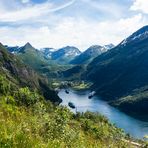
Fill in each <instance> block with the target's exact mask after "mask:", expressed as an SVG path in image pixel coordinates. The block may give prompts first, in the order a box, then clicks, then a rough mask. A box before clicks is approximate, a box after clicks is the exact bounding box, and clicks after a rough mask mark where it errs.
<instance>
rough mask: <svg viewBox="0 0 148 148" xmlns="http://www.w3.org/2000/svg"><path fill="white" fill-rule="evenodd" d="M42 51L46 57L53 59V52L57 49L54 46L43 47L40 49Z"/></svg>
mask: <svg viewBox="0 0 148 148" xmlns="http://www.w3.org/2000/svg"><path fill="white" fill-rule="evenodd" d="M40 51H41V52H42V53H43V54H44V57H45V58H46V59H51V55H52V53H53V52H55V51H56V49H54V48H42V49H40Z"/></svg>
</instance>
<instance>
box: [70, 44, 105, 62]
mask: <svg viewBox="0 0 148 148" xmlns="http://www.w3.org/2000/svg"><path fill="white" fill-rule="evenodd" d="M104 50H106V49H105V48H104V47H103V46H99V45H93V46H91V47H89V48H88V49H87V50H86V51H84V52H83V53H81V54H80V55H79V56H77V57H75V58H74V59H73V60H72V61H71V62H70V64H87V63H89V62H90V61H91V60H92V59H94V58H95V57H97V56H98V55H100V54H101V53H102V51H104Z"/></svg>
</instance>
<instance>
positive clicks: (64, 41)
mask: <svg viewBox="0 0 148 148" xmlns="http://www.w3.org/2000/svg"><path fill="white" fill-rule="evenodd" d="M145 24H146V22H145V21H144V20H143V17H142V15H141V14H138V15H135V16H133V17H131V18H126V19H120V20H118V21H103V22H87V21H86V20H84V19H78V20H75V19H74V18H65V19H63V20H62V21H61V22H60V23H58V24H56V25H55V26H53V27H52V28H51V27H50V28H49V27H48V26H46V25H45V26H42V27H39V28H33V27H31V26H30V27H26V26H25V27H19V28H11V27H3V28H0V34H1V41H2V43H5V44H9V45H23V44H25V43H26V42H28V41H29V42H30V43H32V44H33V45H34V46H35V47H37V48H38V47H45V46H46V47H54V48H60V47H63V46H66V45H73V46H77V47H78V48H80V49H81V50H85V49H86V48H88V47H89V46H91V45H93V44H101V45H103V44H107V43H114V44H118V43H119V42H121V41H122V40H123V39H124V38H126V37H127V36H129V35H130V34H131V33H132V32H134V31H136V30H137V29H139V28H140V27H142V26H143V25H145ZM2 37H3V38H2Z"/></svg>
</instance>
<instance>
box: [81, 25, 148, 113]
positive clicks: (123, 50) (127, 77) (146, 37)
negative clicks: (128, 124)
mask: <svg viewBox="0 0 148 148" xmlns="http://www.w3.org/2000/svg"><path fill="white" fill-rule="evenodd" d="M84 76H86V77H87V80H91V81H93V83H94V88H95V89H96V91H97V93H98V94H99V95H101V96H102V97H103V98H104V99H106V100H108V101H114V102H112V104H114V105H116V106H118V107H119V108H121V109H122V110H125V111H127V112H130V111H131V112H139V113H141V112H142V113H145V114H146V113H148V26H145V27H143V28H141V29H140V30H138V31H136V32H135V33H133V34H132V35H131V36H129V37H128V38H127V39H125V40H124V41H122V42H121V43H120V44H119V45H118V46H116V47H115V48H113V49H111V50H109V51H108V52H105V53H103V54H101V55H100V56H98V57H97V58H95V59H94V60H93V61H92V62H91V63H90V64H89V65H88V67H87V71H86V72H85V74H84V75H83V77H84Z"/></svg>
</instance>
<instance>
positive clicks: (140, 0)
mask: <svg viewBox="0 0 148 148" xmlns="http://www.w3.org/2000/svg"><path fill="white" fill-rule="evenodd" d="M130 9H131V10H134V11H137V10H138V11H141V12H143V13H146V14H148V0H134V3H133V5H132V6H131V8H130Z"/></svg>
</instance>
